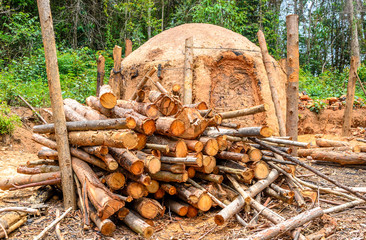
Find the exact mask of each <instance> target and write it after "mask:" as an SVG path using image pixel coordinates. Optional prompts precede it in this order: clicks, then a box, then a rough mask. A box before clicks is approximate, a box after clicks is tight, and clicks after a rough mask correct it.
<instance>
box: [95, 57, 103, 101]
mask: <svg viewBox="0 0 366 240" xmlns="http://www.w3.org/2000/svg"><path fill="white" fill-rule="evenodd" d="M104 66H105V59H104V57H103V56H102V55H99V57H98V60H97V71H98V72H97V93H96V96H97V97H99V91H100V87H101V86H103V82H104V75H105V71H104Z"/></svg>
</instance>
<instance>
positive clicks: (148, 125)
mask: <svg viewBox="0 0 366 240" xmlns="http://www.w3.org/2000/svg"><path fill="white" fill-rule="evenodd" d="M112 115H113V116H114V117H119V118H128V117H130V118H133V119H134V120H135V122H136V127H135V130H136V131H138V132H141V133H143V134H146V135H151V134H153V133H154V132H155V130H156V126H155V121H154V120H153V119H151V118H148V117H146V116H144V115H141V114H139V113H137V112H135V111H133V110H132V109H125V108H121V107H118V106H116V107H114V108H113V109H112Z"/></svg>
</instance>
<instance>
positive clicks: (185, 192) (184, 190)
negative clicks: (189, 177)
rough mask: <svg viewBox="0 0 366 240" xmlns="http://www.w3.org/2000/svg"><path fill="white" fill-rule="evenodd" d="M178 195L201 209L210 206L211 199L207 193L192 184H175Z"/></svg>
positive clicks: (206, 208) (204, 209) (208, 208)
mask: <svg viewBox="0 0 366 240" xmlns="http://www.w3.org/2000/svg"><path fill="white" fill-rule="evenodd" d="M175 187H176V188H177V193H178V196H179V197H180V198H181V199H182V200H183V201H185V202H187V203H189V204H191V205H193V206H194V207H196V208H198V209H200V210H201V211H204V212H206V211H208V210H210V208H211V206H212V199H211V197H210V196H209V195H207V193H206V192H205V191H203V190H201V189H199V188H196V187H194V186H190V187H185V186H184V185H182V184H176V185H175Z"/></svg>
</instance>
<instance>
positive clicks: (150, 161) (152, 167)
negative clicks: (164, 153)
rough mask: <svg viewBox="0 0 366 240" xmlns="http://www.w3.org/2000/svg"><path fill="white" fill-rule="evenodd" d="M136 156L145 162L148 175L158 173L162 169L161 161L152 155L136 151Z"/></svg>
mask: <svg viewBox="0 0 366 240" xmlns="http://www.w3.org/2000/svg"><path fill="white" fill-rule="evenodd" d="M135 154H136V156H137V157H138V158H139V159H140V160H142V161H143V162H144V166H145V171H146V172H148V173H152V174H154V173H157V172H159V171H160V169H161V162H160V159H159V158H157V157H156V156H154V155H152V154H146V153H144V152H141V151H135Z"/></svg>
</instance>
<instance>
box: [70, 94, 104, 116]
mask: <svg viewBox="0 0 366 240" xmlns="http://www.w3.org/2000/svg"><path fill="white" fill-rule="evenodd" d="M64 104H65V105H67V106H69V107H70V108H71V109H72V110H74V111H75V112H77V113H79V114H80V115H81V116H83V117H84V118H86V119H87V120H105V119H107V117H106V116H104V115H102V114H100V113H99V112H98V111H96V110H94V109H92V108H91V107H88V106H85V105H83V104H81V103H79V102H78V101H76V100H74V99H70V98H66V99H64Z"/></svg>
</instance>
